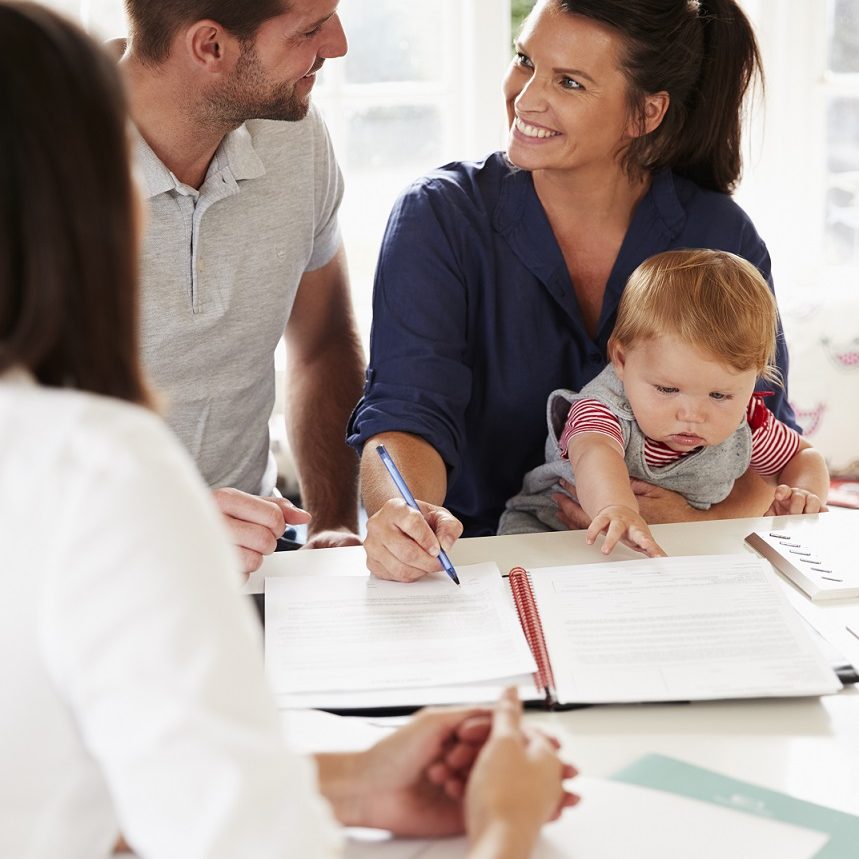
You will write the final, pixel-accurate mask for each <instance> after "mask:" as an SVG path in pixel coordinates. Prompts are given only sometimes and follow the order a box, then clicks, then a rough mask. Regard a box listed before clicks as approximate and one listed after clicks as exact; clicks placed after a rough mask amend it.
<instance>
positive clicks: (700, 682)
mask: <svg viewBox="0 0 859 859" xmlns="http://www.w3.org/2000/svg"><path fill="white" fill-rule="evenodd" d="M530 572H531V579H532V583H533V587H534V592H535V596H536V600H537V605H538V606H539V608H540V614H541V618H542V622H543V630H544V633H545V636H546V642H547V645H548V650H549V655H550V658H551V660H552V668H553V672H554V676H555V683H556V687H557V696H558V700H559V701H561V702H562V703H582V702H585V703H587V702H590V703H596V702H603V703H611V702H632V701H671V700H678V701H686V700H702V699H711V698H752V697H767V696H781V695H819V694H823V693H827V692H835V691H837V690H838V689H840V688H841V684H840V682H839V681H838V678H837V677H836V676H835V674H834V673H833V671H832V669H831V668H830V666H829V665H828V664H827V662H826V660H825V658H824V657H823V655H822V654H821V653H820V651H819V650H818V648H817V646H816V645H815V643H814V641H813V640H812V638H811V635H810V633H809V631H808V630H806V629H805V628H804V627H803V624H802V621H801V620H800V619H799V617H797V615H796V614H795V612H794V611H793V610H792V609H791V608H790V606H789V605H788V603H787V601H786V600H785V598H784V597H783V595H782V594H781V593H780V592H779V590H778V588H777V587H776V585H775V583H774V581H773V580H772V576H773V575H774V574H773V572H772V571H771V570H770V568H769V565H768V564H767V563H766V562H765V561H761V560H760V559H759V558H755V557H753V556H751V555H749V554H744V555H721V556H698V557H695V556H692V557H682V558H653V559H646V560H640V561H623V562H618V563H616V564H613V563H603V564H592V565H587V566H579V567H544V568H539V569H535V570H531V571H530Z"/></svg>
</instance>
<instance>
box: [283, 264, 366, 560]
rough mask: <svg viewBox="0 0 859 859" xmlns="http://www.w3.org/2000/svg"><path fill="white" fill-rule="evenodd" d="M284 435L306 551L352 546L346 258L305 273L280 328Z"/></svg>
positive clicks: (353, 362) (354, 512)
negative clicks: (304, 518) (305, 514)
mask: <svg viewBox="0 0 859 859" xmlns="http://www.w3.org/2000/svg"><path fill="white" fill-rule="evenodd" d="M286 348H287V391H286V403H287V417H286V420H287V432H288V434H289V441H290V445H291V447H292V450H293V452H294V453H295V461H296V465H297V467H298V477H299V485H300V487H301V499H302V504H303V506H304V507H305V508H306V509H307V510H308V511H309V512H310V514H311V515H312V516H313V519H312V520H311V522H310V525H309V529H308V547H310V548H322V547H325V546H337V545H355V544H356V543H359V542H360V541H359V540H358V537H357V530H358V504H357V487H358V462H357V459H356V457H355V454H354V453H353V452H352V450H350V449H349V447H348V446H347V445H346V441H345V435H346V423H347V421H348V419H349V413H350V412H351V410H352V408H353V407H354V405H355V403H356V402H357V401H358V398H359V397H360V396H361V387H362V382H363V373H364V352H363V349H362V348H361V342H360V339H359V337H358V331H357V327H356V325H355V318H354V314H353V312H352V300H351V296H350V294H349V278H348V274H347V270H346V254H345V252H344V250H343V248H342V247H341V248H340V249H339V250H338V251H337V253H336V254H335V255H334V257H333V259H332V260H331V261H330V262H329V263H327V264H326V265H324V266H323V267H322V268H320V269H317V270H315V271H310V272H307V273H306V274H305V275H304V277H302V279H301V285H300V286H299V289H298V295H297V296H296V298H295V304H294V305H293V308H292V313H291V314H290V317H289V323H288V324H287V326H286Z"/></svg>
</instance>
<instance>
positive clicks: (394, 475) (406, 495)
mask: <svg viewBox="0 0 859 859" xmlns="http://www.w3.org/2000/svg"><path fill="white" fill-rule="evenodd" d="M376 453H378V454H379V458H380V459H381V460H382V464H383V465H384V466H385V468H387V469H388V474H390V475H391V480H393V481H394V483H395V484H396V485H397V489H399V490H400V495H402V496H403V501H405V502H406V504H408V505H409V507H411V508H412V509H413V510H417V511H418V513H420V512H421V508H420V507H418V502H417V501H415V496H414V495H412V491H411V490H410V489H409V487H408V486H407V485H406V481H405V480H403V475H402V474H400V469H399V468H397V466H396V465H395V464H394V460H393V459H391V454H389V453H388V451H387V450H385V445H383V444H377V445H376ZM421 515H423V514H421ZM438 559H439V561H441V565H442V566H443V567H444V571H445V572H446V573H447V574H448V575H449V576H450V577H451V579H453V581H454V582H455V583H456V584H459V576H457V574H456V570H455V569H454V568H453V564H451V562H450V558H448V556H447V553H446V552H445V551H444V549H442V548H441V546H439V549H438Z"/></svg>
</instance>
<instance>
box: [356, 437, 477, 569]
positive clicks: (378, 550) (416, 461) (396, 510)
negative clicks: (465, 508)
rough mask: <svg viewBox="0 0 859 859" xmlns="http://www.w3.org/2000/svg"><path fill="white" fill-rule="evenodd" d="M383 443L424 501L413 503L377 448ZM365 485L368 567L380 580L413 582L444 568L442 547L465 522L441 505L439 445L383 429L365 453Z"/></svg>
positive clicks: (443, 485)
mask: <svg viewBox="0 0 859 859" xmlns="http://www.w3.org/2000/svg"><path fill="white" fill-rule="evenodd" d="M378 444H384V445H385V447H386V448H387V450H388V453H389V454H390V455H391V458H392V459H393V460H394V462H395V463H396V465H397V467H398V468H399V470H400V473H401V474H402V475H403V478H404V479H405V481H406V484H407V485H408V487H409V488H410V489H411V491H412V495H414V497H415V500H416V501H417V502H418V504H420V506H421V513H422V514H423V515H421V513H418V512H417V510H413V509H412V508H411V507H409V506H408V505H407V504H406V503H405V501H403V499H402V496H401V495H400V493H399V492H398V491H397V488H396V486H395V485H394V483H393V481H392V480H391V477H390V475H389V474H388V472H387V471H386V470H385V467H384V466H383V465H382V460H381V459H380V458H379V455H378V454H377V453H376V445H378ZM361 486H362V489H363V499H364V506H365V507H366V508H367V512H368V513H369V514H370V519H369V521H368V522H367V538H366V540H365V541H364V549H365V551H366V552H367V568H368V569H369V570H370V572H371V573H373V575H375V576H378V577H379V578H382V579H392V580H395V581H400V582H412V581H415V580H417V579H419V578H421V577H422V576H425V575H426V574H427V573H431V572H435V571H437V570H440V569H441V564H440V562H439V560H438V550H439V546H440V547H441V548H442V549H444V550H445V551H447V550H448V549H449V548H450V547H451V546H452V545H453V544H454V543H455V542H456V540H457V539H458V538H459V535H460V534H461V533H462V523H461V522H460V521H459V520H458V519H457V518H456V517H455V516H453V514H451V513H450V512H448V511H447V510H445V509H444V507H441V506H440V505H441V503H442V502H443V501H444V496H445V493H446V492H447V468H446V467H445V464H444V462H443V461H442V458H441V457H440V456H439V454H438V453H437V452H436V450H435V448H433V447H432V445H430V444H429V442H426V441H424V440H423V439H422V438H418V437H417V436H414V435H408V434H407V433H383V434H381V435H378V436H374V437H373V438H371V439H369V440H368V441H367V443H366V444H365V445H364V452H363V454H362V456H361Z"/></svg>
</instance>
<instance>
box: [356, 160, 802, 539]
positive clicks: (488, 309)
mask: <svg viewBox="0 0 859 859" xmlns="http://www.w3.org/2000/svg"><path fill="white" fill-rule="evenodd" d="M677 248H713V249H716V250H724V251H730V252H732V253H735V254H737V255H738V256H741V257H744V258H745V259H747V260H748V261H749V262H751V263H753V264H754V265H755V266H757V268H758V269H759V270H760V272H761V274H763V276H764V277H765V278H766V279H767V280H768V282H769V283H770V287H772V279H771V276H770V258H769V254H768V253H767V249H766V246H765V245H764V243H763V241H762V240H761V238H760V237H759V236H758V234H757V232H756V231H755V228H754V226H753V224H752V222H751V220H749V218H748V216H747V215H746V214H745V212H743V210H742V209H740V208H739V206H737V204H736V203H734V201H733V200H732V199H731V198H730V197H728V196H726V195H724V194H718V193H715V192H712V191H705V190H703V189H701V188H700V187H698V186H697V185H695V184H694V183H692V182H690V181H688V180H686V179H683V178H681V177H679V176H676V175H674V174H673V173H671V172H670V171H667V170H666V171H662V172H660V173H657V174H655V175H654V176H653V182H652V185H651V188H650V190H649V191H648V193H647V195H646V196H645V197H644V199H643V200H642V201H641V203H640V204H639V205H638V208H637V209H636V211H635V214H634V215H633V219H632V223H631V224H630V226H629V230H628V231H627V234H626V237H625V238H624V241H623V244H622V246H621V248H620V252H619V253H618V256H617V260H616V261H615V264H614V268H613V269H612V272H611V275H610V276H609V279H608V283H607V285H606V291H605V298H604V300H603V307H602V313H601V315H600V319H599V323H598V330H597V333H596V338H595V339H592V338H591V337H590V336H588V334H587V332H586V330H585V326H584V324H583V321H582V318H581V314H580V312H579V307H578V303H577V301H576V296H575V293H574V291H573V287H572V284H571V282H570V277H569V274H568V271H567V267H566V264H565V263H564V258H563V255H562V253H561V249H560V247H559V245H558V243H557V241H556V240H555V236H554V234H553V233H552V228H551V226H550V225H549V222H548V220H547V218H546V214H545V212H544V211H543V207H542V206H541V204H540V201H539V199H538V198H537V194H536V192H535V190H534V185H533V182H532V178H531V174H530V173H528V172H526V171H521V170H517V169H515V168H513V167H511V166H510V164H509V163H508V162H507V160H506V159H505V157H504V155H503V153H500V152H499V153H495V154H493V155H491V156H489V158H487V159H486V160H485V161H483V162H477V163H474V162H469V163H454V164H449V165H447V166H445V167H442V168H440V169H439V170H436V171H434V172H433V173H430V174H429V175H427V176H425V177H423V178H422V179H419V180H418V181H416V182H415V183H414V184H413V185H412V186H411V187H409V188H408V189H407V190H406V191H405V192H404V194H403V195H402V196H401V197H400V199H399V200H398V201H397V203H396V205H395V207H394V210H393V212H392V213H391V216H390V219H389V221H388V227H387V230H386V232H385V236H384V239H383V242H382V248H381V252H380V257H379V265H378V268H377V271H376V281H375V287H374V294H373V328H372V334H371V342H370V366H369V369H368V370H367V378H366V385H365V388H364V396H363V398H362V399H361V401H360V402H359V403H358V406H357V407H356V409H355V411H354V413H353V415H352V418H351V420H350V424H349V437H348V440H349V443H350V444H351V445H353V446H354V447H355V448H356V449H358V450H360V449H361V447H362V446H363V444H364V442H365V441H367V439H369V438H371V437H372V436H374V435H376V434H378V433H382V432H395V431H399V432H406V433H412V434H414V435H417V436H421V437H422V438H424V439H426V441H428V442H429V443H430V444H431V445H432V446H433V447H434V448H435V449H436V450H437V451H438V453H439V454H440V455H441V457H442V459H443V460H444V461H445V463H446V464H447V468H448V493H447V498H446V500H445V506H446V507H447V508H448V509H449V510H450V511H451V512H452V513H454V514H455V515H456V516H457V517H458V518H459V519H461V520H462V522H463V524H464V525H465V535H466V536H483V535H486V534H494V533H495V530H496V527H497V524H498V518H499V516H500V515H501V512H502V510H503V509H504V503H505V501H506V500H507V499H508V498H509V497H510V496H511V495H514V494H515V493H516V492H517V491H518V490H519V488H520V486H521V483H522V478H523V476H524V475H525V472H527V471H529V470H530V469H531V468H534V467H535V466H537V465H539V464H540V463H541V462H543V448H544V444H545V440H546V419H545V412H546V398H547V396H548V394H549V393H550V392H551V391H553V390H554V389H555V388H571V389H573V390H578V389H579V388H581V387H582V386H583V385H585V384H586V383H587V382H589V381H590V380H591V379H592V378H593V377H594V376H596V375H597V373H599V372H600V370H602V369H603V367H605V365H606V363H607V357H606V344H607V342H608V338H609V335H610V334H611V331H612V328H613V326H614V321H615V316H616V313H617V307H618V302H619V301H620V296H621V293H622V291H623V288H624V284H625V283H626V280H627V278H628V277H629V275H630V273H631V272H632V270H633V269H634V268H636V266H638V265H639V263H641V262H643V261H644V260H645V259H647V258H648V257H650V256H652V255H653V254H656V253H660V252H661V251H666V250H672V249H677ZM778 365H779V368H780V369H781V372H782V375H783V378H785V379H787V369H788V356H787V350H786V348H785V344H784V336H783V334H782V331H781V323H779V342H778ZM768 387H770V388H772V384H771V383H770V384H769V385H768ZM767 404H768V406H769V407H770V409H771V411H773V412H774V413H775V414H776V415H777V416H778V417H779V418H780V419H781V420H783V421H784V422H785V423H787V424H789V425H790V426H793V427H796V426H797V425H796V422H795V419H794V414H793V410H792V409H791V407H790V405H789V404H788V402H787V398H786V391H784V390H778V391H777V393H776V394H775V395H774V396H773V397H771V398H769V399H768V401H767Z"/></svg>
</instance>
